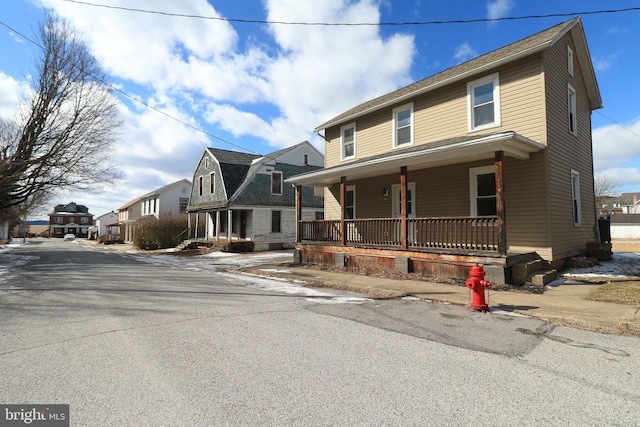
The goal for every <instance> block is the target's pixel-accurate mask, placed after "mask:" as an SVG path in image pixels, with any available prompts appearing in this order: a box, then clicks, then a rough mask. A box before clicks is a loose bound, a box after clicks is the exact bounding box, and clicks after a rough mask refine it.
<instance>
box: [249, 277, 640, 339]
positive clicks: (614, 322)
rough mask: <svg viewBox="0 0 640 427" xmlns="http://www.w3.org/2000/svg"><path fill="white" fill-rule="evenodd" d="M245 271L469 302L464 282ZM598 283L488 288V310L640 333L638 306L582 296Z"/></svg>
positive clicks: (387, 294) (380, 293)
mask: <svg viewBox="0 0 640 427" xmlns="http://www.w3.org/2000/svg"><path fill="white" fill-rule="evenodd" d="M244 271H246V272H250V273H252V274H256V275H261V276H277V277H281V278H286V279H289V280H296V281H303V282H305V283H307V285H309V286H319V287H331V288H337V289H344V290H350V291H355V292H359V293H363V294H366V295H370V296H371V297H373V298H400V297H405V296H412V297H415V298H420V299H423V300H429V301H434V302H444V303H451V304H458V305H465V306H469V302H470V301H471V296H470V293H469V292H470V290H469V289H468V288H466V287H465V286H457V285H450V284H442V283H432V282H424V281H418V280H415V281H414V280H391V279H387V278H381V277H374V276H361V275H357V274H349V273H336V272H331V271H321V270H314V269H308V268H304V267H303V266H300V267H297V266H295V267H291V266H290V265H287V266H282V265H262V266H256V267H251V268H249V269H245V270H244ZM599 286H600V285H594V284H586V283H585V284H562V285H560V286H555V287H552V288H548V289H547V290H546V291H545V293H544V294H531V293H520V292H510V291H492V290H491V288H489V291H488V298H487V299H488V301H487V303H488V305H489V309H490V311H491V312H500V311H503V312H504V311H508V312H513V313H519V314H522V315H525V316H531V317H536V318H540V319H544V320H547V321H549V322H551V323H554V324H558V325H564V326H571V327H576V328H580V329H587V330H591V331H596V332H604V333H613V334H625V335H638V336H640V310H639V309H638V308H637V307H633V306H630V305H622V304H613V303H606V302H596V301H587V300H585V299H584V297H585V296H586V295H588V294H589V293H591V292H593V291H594V290H595V289H597V288H598V287H599Z"/></svg>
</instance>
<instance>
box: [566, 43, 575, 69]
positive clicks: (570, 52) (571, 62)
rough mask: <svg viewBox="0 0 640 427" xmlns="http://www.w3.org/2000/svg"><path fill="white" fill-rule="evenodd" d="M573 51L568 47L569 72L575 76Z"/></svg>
mask: <svg viewBox="0 0 640 427" xmlns="http://www.w3.org/2000/svg"><path fill="white" fill-rule="evenodd" d="M573 61H574V59H573V50H572V49H571V46H567V71H569V75H570V76H573Z"/></svg>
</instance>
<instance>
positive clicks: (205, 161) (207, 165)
mask: <svg viewBox="0 0 640 427" xmlns="http://www.w3.org/2000/svg"><path fill="white" fill-rule="evenodd" d="M204 167H205V169H206V168H208V167H209V158H208V157H205V158H204Z"/></svg>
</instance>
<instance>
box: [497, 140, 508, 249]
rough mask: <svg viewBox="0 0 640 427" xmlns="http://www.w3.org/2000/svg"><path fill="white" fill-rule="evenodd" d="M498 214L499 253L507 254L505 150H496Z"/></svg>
mask: <svg viewBox="0 0 640 427" xmlns="http://www.w3.org/2000/svg"><path fill="white" fill-rule="evenodd" d="M495 157H496V215H497V216H498V253H499V254H500V255H506V254H507V226H506V224H505V212H504V179H503V172H502V166H503V161H504V152H503V151H496V152H495Z"/></svg>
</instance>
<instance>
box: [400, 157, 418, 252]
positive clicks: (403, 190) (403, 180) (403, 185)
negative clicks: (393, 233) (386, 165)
mask: <svg viewBox="0 0 640 427" xmlns="http://www.w3.org/2000/svg"><path fill="white" fill-rule="evenodd" d="M414 197H415V196H414ZM407 225H408V223H407V167H406V166H402V167H401V168H400V230H401V231H400V239H401V241H400V246H401V248H402V249H407V246H408V245H407V240H408V236H409V233H408V230H407Z"/></svg>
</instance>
